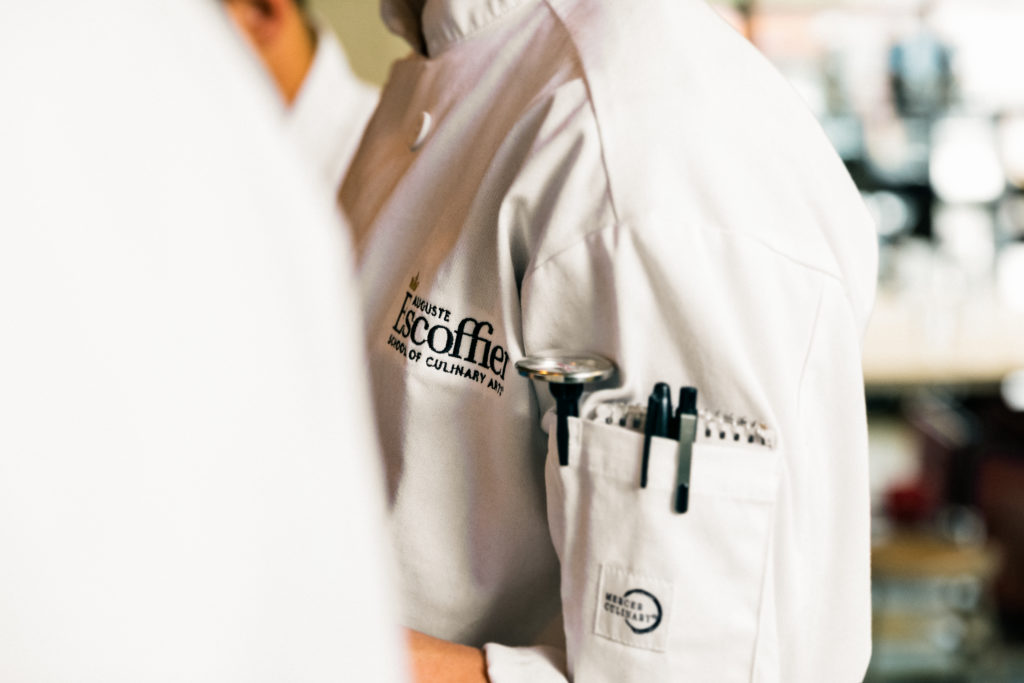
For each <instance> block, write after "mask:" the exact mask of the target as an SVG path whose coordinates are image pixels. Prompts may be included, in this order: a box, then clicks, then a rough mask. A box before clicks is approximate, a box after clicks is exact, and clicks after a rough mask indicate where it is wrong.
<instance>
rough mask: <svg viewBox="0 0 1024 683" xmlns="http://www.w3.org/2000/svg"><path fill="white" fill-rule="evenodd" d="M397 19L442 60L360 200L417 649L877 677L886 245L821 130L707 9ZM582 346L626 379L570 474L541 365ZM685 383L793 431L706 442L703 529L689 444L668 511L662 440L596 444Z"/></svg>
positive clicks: (703, 671)
mask: <svg viewBox="0 0 1024 683" xmlns="http://www.w3.org/2000/svg"><path fill="white" fill-rule="evenodd" d="M383 10H384V16H385V18H386V20H387V21H388V22H389V23H390V25H391V26H392V28H393V30H395V32H397V33H399V34H401V35H404V36H406V37H407V38H408V39H409V40H410V42H411V44H412V45H413V46H414V48H417V46H419V45H421V44H422V45H423V46H424V49H425V53H424V54H419V53H417V54H413V55H411V56H410V57H408V58H406V59H404V60H401V61H399V62H398V63H396V64H395V65H394V67H393V69H392V72H391V75H390V78H389V80H388V83H387V85H386V86H385V88H384V90H383V93H382V99H381V104H380V105H379V107H378V110H377V112H376V114H375V115H374V117H373V119H372V120H371V122H370V124H369V126H368V128H367V133H366V135H365V137H364V140H363V143H362V145H361V147H360V150H359V152H358V153H357V156H356V158H355V160H354V161H353V165H352V167H351V169H350V172H349V175H348V177H347V179H346V181H345V184H344V186H343V188H342V192H341V200H342V204H343V206H344V208H345V209H346V210H347V212H348V215H349V216H350V218H351V220H352V222H353V227H354V230H355V231H356V239H357V251H358V259H359V268H360V276H361V282H362V288H363V295H364V297H365V303H364V306H365V311H366V318H367V334H368V337H367V342H368V348H369V353H370V364H371V371H372V382H373V389H374V393H375V396H376V405H377V408H378V420H379V423H380V434H381V438H382V444H383V449H384V455H385V464H386V467H387V470H388V475H389V485H390V493H391V502H392V522H391V523H392V528H393V533H394V538H395V539H396V544H397V552H398V555H399V562H400V564H401V572H402V581H403V584H402V597H403V600H404V614H405V620H406V622H407V623H408V625H409V626H411V627H413V628H417V629H420V630H423V631H426V632H427V633H430V634H432V635H435V636H438V637H442V638H449V639H453V640H457V641H460V642H463V643H468V644H473V645H482V644H486V646H485V647H486V654H487V660H488V672H489V675H490V677H491V680H493V681H494V682H495V683H505V682H506V681H509V682H511V681H527V680H528V681H531V683H535V682H536V681H564V680H565V679H566V678H569V679H573V680H577V681H584V682H590V681H631V680H637V681H641V680H642V681H652V680H657V681H666V680H694V681H715V682H716V683H717V682H721V681H751V680H754V681H785V682H786V683H793V682H804V681H806V682H808V683H820V682H821V681H837V682H838V681H854V680H860V679H861V677H862V676H863V674H864V671H865V668H866V666H867V661H868V658H869V652H870V604H869V533H868V531H869V529H868V525H869V511H868V487H867V460H866V457H867V448H866V421H865V409H864V398H863V384H862V379H861V370H860V360H859V358H860V338H861V334H862V331H863V329H864V326H865V323H866V318H867V316H868V311H869V308H870V305H871V301H872V299H873V296H874V277H875V267H876V241H875V236H874V231H873V229H872V225H871V223H870V220H869V218H868V215H867V213H866V211H865V209H864V207H863V205H862V203H861V201H860V199H859V196H858V194H857V192H856V189H855V188H854V186H853V184H852V183H851V181H850V179H849V177H848V175H847V174H846V172H845V170H844V169H843V167H842V165H841V163H840V161H839V160H838V159H837V157H836V155H835V153H834V152H833V151H832V149H831V148H830V146H829V144H828V142H827V140H826V138H825V136H824V135H823V134H822V132H821V130H820V129H819V127H818V126H817V124H816V122H815V121H814V119H813V118H812V116H811V115H810V114H809V113H808V112H807V111H806V109H805V108H804V106H803V105H802V104H801V103H800V102H799V101H798V99H797V97H796V96H795V94H794V93H793V92H792V90H791V89H790V88H789V86H788V85H787V84H786V83H785V82H784V81H783V80H782V78H781V77H780V76H779V75H778V74H777V73H776V72H775V71H774V70H773V69H772V68H771V67H770V66H769V65H768V64H767V62H766V61H765V60H764V59H763V58H762V57H761V56H760V55H759V54H758V53H757V52H756V50H755V49H753V48H752V47H751V46H750V45H749V44H748V43H747V42H745V41H744V40H743V39H742V38H741V37H740V36H739V35H737V34H736V33H735V32H734V31H733V30H732V29H731V28H729V27H728V26H727V25H726V24H725V22H724V21H722V20H721V19H720V18H719V17H718V16H717V15H716V14H715V13H714V12H713V11H712V10H711V9H710V8H709V7H707V6H706V5H705V4H704V3H703V2H700V1H698V0H638V1H636V2H628V3H627V2H600V1H599V0H487V1H484V0H428V1H427V3H426V6H425V8H424V10H423V13H422V22H421V21H419V19H418V18H417V17H416V16H414V15H413V14H412V13H411V12H410V11H409V8H408V7H407V6H406V5H405V4H404V3H402V2H397V1H395V2H391V1H388V0H385V2H384V4H383ZM551 348H560V349H569V350H588V351H594V352H598V353H601V354H603V355H605V356H607V357H609V358H611V359H612V360H613V361H614V362H615V363H616V364H617V366H618V374H617V376H616V377H615V378H614V379H613V380H612V381H610V382H608V383H606V384H605V385H603V386H602V387H601V388H600V390H598V391H593V392H591V393H589V394H588V395H587V396H586V397H585V399H584V401H583V404H582V406H581V415H582V416H583V418H584V419H580V420H573V421H571V423H570V427H571V433H570V436H571V439H570V444H571V446H570V464H569V466H568V467H558V466H557V463H556V462H555V461H554V459H553V458H552V456H551V455H550V451H551V450H552V449H551V448H549V447H548V446H547V445H546V442H547V438H546V437H545V436H544V434H543V431H542V430H541V425H542V415H544V414H545V413H546V411H547V410H548V409H549V408H550V407H551V405H552V400H551V398H550V395H549V393H548V390H547V389H546V388H545V387H544V386H542V385H539V386H534V385H531V383H529V382H527V381H526V380H524V379H521V378H519V377H517V376H516V373H515V370H514V369H513V364H514V362H515V361H516V360H517V359H519V358H520V357H522V356H523V355H524V354H531V353H537V352H540V351H542V350H545V349H551ZM657 381H665V382H669V383H670V384H672V385H673V387H676V388H678V387H679V386H680V385H684V384H685V385H692V386H695V387H697V388H698V390H699V400H698V404H699V407H700V408H701V409H704V410H721V411H726V412H728V413H733V414H735V415H738V416H747V417H748V418H751V419H756V420H759V421H762V422H763V423H764V424H765V425H767V426H768V427H769V428H770V430H771V431H772V432H773V433H774V435H775V439H774V445H773V446H772V447H767V446H763V447H759V446H758V444H753V445H750V444H745V443H741V444H729V445H728V447H726V446H723V445H722V444H714V443H701V444H698V446H696V447H695V452H694V461H693V469H692V477H693V480H692V494H691V509H690V511H689V512H688V513H687V514H685V515H675V514H673V513H672V512H671V511H670V506H671V500H672V496H671V491H672V487H673V482H672V481H671V479H672V477H673V475H674V472H675V450H674V444H673V443H672V442H666V441H662V440H658V441H657V442H656V444H655V447H654V448H653V449H652V450H653V451H654V452H652V455H651V457H652V463H651V470H650V472H651V481H652V483H651V485H650V487H649V488H648V489H645V490H644V491H640V490H639V474H638V473H639V460H640V457H641V449H642V443H643V437H642V435H640V434H637V433H635V432H630V431H627V430H625V429H622V428H619V427H618V426H616V425H605V424H599V423H598V422H596V421H594V420H590V419H586V418H588V416H592V415H594V414H599V412H598V411H599V410H601V408H603V407H605V406H604V404H607V403H610V402H615V401H627V402H634V403H646V397H647V395H648V394H649V393H650V391H651V387H652V385H653V384H654V383H655V382H657ZM716 431H717V430H716ZM724 431H725V430H723V432H724ZM713 440H714V435H712V441H713ZM730 442H731V432H730ZM546 451H547V452H548V453H549V454H548V455H547V464H546V465H545V452H546ZM634 590H642V591H644V593H635V592H633V591H634ZM638 595H643V596H652V597H643V598H642V599H640V598H638V597H637V596H638ZM630 596H632V597H630ZM655 603H656V604H655ZM559 615H560V616H561V617H562V619H563V621H564V627H563V629H562V631H561V633H562V636H563V641H564V644H560V643H558V639H557V638H552V637H551V633H550V630H549V629H548V627H549V626H550V623H551V620H552V618H553V617H554V618H555V620H556V622H557V617H558V616H559ZM644 619H647V620H648V621H646V622H644ZM655 621H656V622H657V627H656V628H654V629H653V630H648V632H647V633H634V632H633V631H632V630H631V629H632V628H633V627H635V626H637V624H640V623H654V622H655ZM638 630H640V631H643V630H645V629H638ZM545 643H547V644H549V645H550V646H551V647H541V646H540V645H541V644H545Z"/></svg>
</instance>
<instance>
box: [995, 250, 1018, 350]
mask: <svg viewBox="0 0 1024 683" xmlns="http://www.w3.org/2000/svg"><path fill="white" fill-rule="evenodd" d="M996 292H997V294H998V296H999V301H1000V303H1001V304H1002V305H1003V306H1005V307H1006V308H1008V309H1009V310H1011V311H1013V312H1015V313H1024V242H1014V243H1013V244H1007V245H1006V246H1004V247H1003V248H1002V249H1001V250H1000V252H999V257H998V260H997V262H996ZM1021 344H1024V340H1021Z"/></svg>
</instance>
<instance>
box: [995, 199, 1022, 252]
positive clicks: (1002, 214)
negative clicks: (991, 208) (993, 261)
mask: <svg viewBox="0 0 1024 683" xmlns="http://www.w3.org/2000/svg"><path fill="white" fill-rule="evenodd" d="M996 218H997V222H996V226H997V228H998V229H999V237H1000V239H1001V240H1003V241H1008V242H1013V241H1017V240H1022V239H1024V193H1020V192H1010V193H1008V194H1007V195H1006V196H1005V197H1003V198H1002V199H1001V200H1000V201H999V206H998V207H997V209H996Z"/></svg>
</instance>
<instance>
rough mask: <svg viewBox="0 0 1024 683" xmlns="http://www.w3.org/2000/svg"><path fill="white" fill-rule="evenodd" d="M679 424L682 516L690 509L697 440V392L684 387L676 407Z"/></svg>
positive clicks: (678, 490)
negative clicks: (694, 451) (694, 452)
mask: <svg viewBox="0 0 1024 683" xmlns="http://www.w3.org/2000/svg"><path fill="white" fill-rule="evenodd" d="M676 420H677V421H678V424H679V451H678V453H679V463H678V465H677V468H676V504H675V509H676V512H678V513H680V514H682V513H684V512H686V511H687V509H688V508H689V507H690V468H691V466H692V464H693V442H694V441H696V439H697V390H696V389H695V388H694V387H683V388H682V389H680V390H679V405H678V406H677V407H676Z"/></svg>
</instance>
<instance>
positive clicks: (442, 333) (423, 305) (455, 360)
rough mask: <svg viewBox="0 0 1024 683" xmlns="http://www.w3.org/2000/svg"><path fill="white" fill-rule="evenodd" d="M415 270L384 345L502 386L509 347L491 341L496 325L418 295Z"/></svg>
mask: <svg viewBox="0 0 1024 683" xmlns="http://www.w3.org/2000/svg"><path fill="white" fill-rule="evenodd" d="M418 286H419V276H417V277H414V278H413V279H412V281H411V282H410V283H409V291H407V292H406V293H405V297H404V298H403V299H402V304H401V306H400V307H399V310H398V311H397V316H396V317H395V323H394V325H392V326H391V332H390V333H389V335H388V342H387V343H388V346H389V347H391V348H392V349H394V350H395V351H396V352H398V353H400V354H402V355H403V356H405V358H406V361H407V362H411V363H415V364H417V365H423V366H424V367H426V368H428V369H430V370H432V371H434V372H437V373H441V374H445V375H449V376H451V377H457V378H460V379H462V380H463V381H466V382H473V383H474V384H479V385H480V386H483V387H486V388H487V389H490V390H491V391H493V392H494V393H496V394H497V395H498V396H501V394H502V393H503V392H504V391H505V385H504V382H505V371H506V370H507V369H508V351H507V350H506V349H505V347H504V346H502V345H500V344H497V343H495V340H494V325H493V324H492V323H491V322H490V321H487V320H482V319H479V318H475V317H473V316H463V315H459V314H458V313H456V312H454V311H453V310H452V309H450V308H445V307H443V306H440V305H438V304H436V303H434V302H431V301H428V300H427V299H425V298H423V297H421V296H419V295H417V294H416V293H415V292H416V288H417V287H418Z"/></svg>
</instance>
